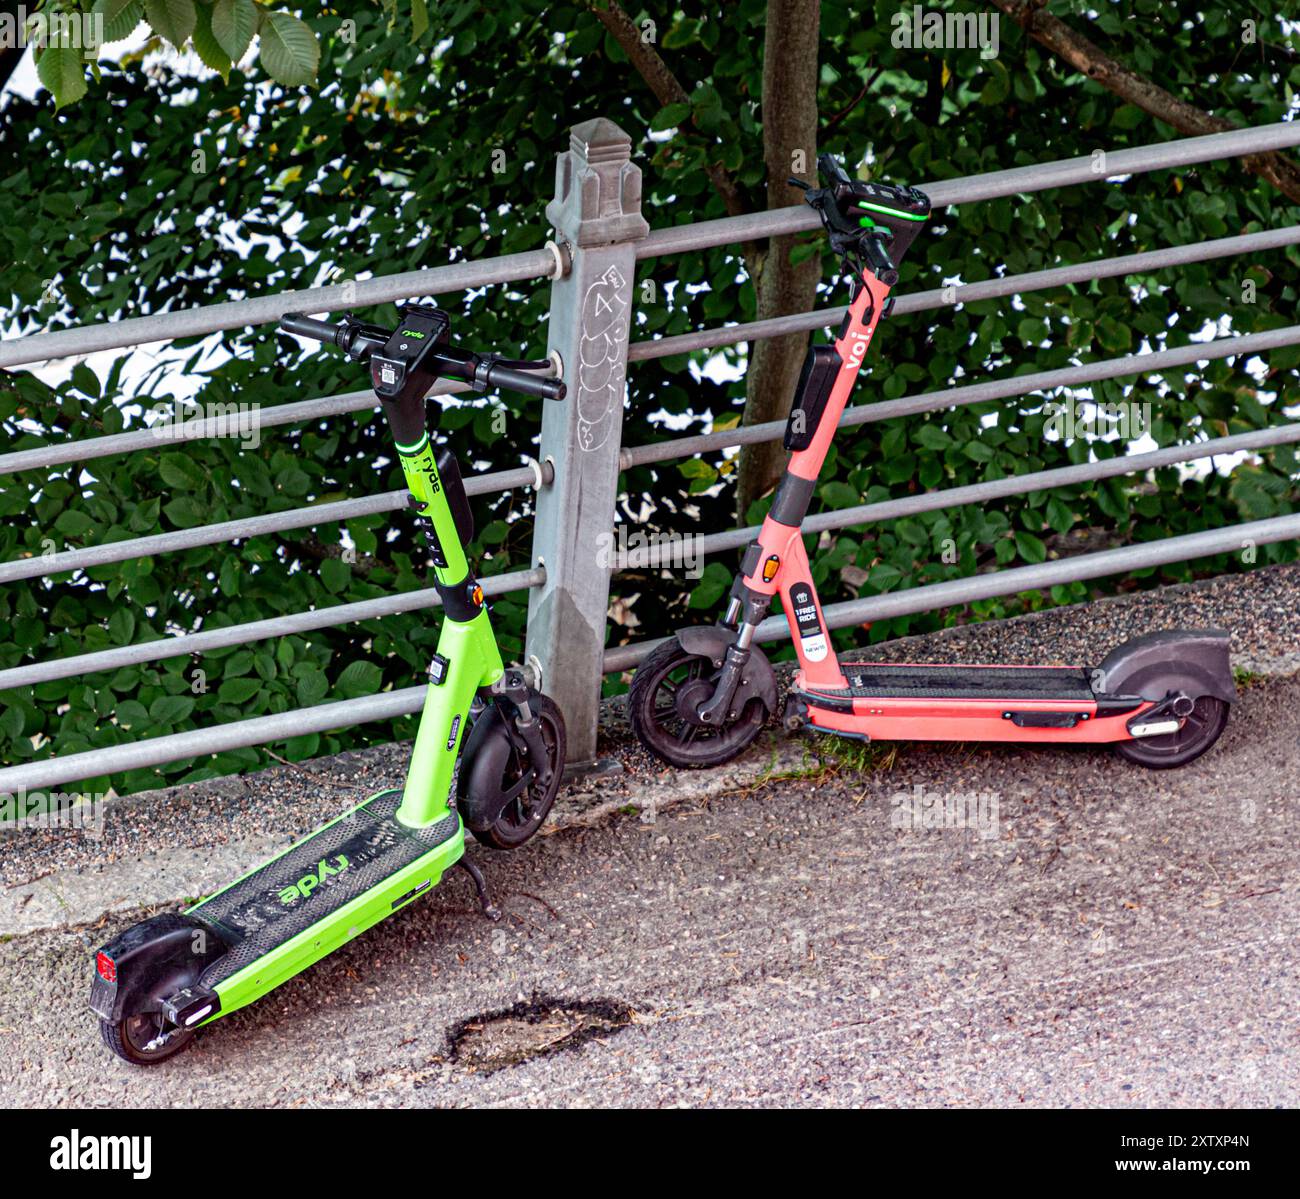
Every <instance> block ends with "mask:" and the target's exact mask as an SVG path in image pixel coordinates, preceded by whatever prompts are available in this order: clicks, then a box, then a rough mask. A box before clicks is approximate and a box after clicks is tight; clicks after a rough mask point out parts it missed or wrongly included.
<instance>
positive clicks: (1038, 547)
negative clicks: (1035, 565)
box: [1016, 529, 1047, 562]
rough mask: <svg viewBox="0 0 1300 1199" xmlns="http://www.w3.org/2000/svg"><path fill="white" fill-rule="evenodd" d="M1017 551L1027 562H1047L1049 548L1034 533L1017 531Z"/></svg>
mask: <svg viewBox="0 0 1300 1199" xmlns="http://www.w3.org/2000/svg"><path fill="white" fill-rule="evenodd" d="M1016 550H1017V551H1018V552H1019V554H1020V556H1021V558H1023V559H1024V560H1025V561H1026V562H1045V561H1046V560H1047V546H1045V545H1044V544H1043V543H1042V542H1041V541H1040V540H1039V539H1038V538H1037V537H1035V536H1034V535H1033V534H1032V533H1025V532H1022V531H1021V530H1019V529H1017V530H1016Z"/></svg>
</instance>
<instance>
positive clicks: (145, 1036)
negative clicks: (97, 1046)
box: [99, 1012, 194, 1066]
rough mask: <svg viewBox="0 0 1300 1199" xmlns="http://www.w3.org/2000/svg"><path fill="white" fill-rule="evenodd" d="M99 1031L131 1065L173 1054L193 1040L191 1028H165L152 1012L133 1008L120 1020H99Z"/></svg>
mask: <svg viewBox="0 0 1300 1199" xmlns="http://www.w3.org/2000/svg"><path fill="white" fill-rule="evenodd" d="M99 1032H100V1035H101V1036H102V1037H103V1038H104V1044H105V1045H107V1046H108V1047H109V1048H110V1049H111V1050H112V1051H113V1052H114V1053H116V1054H117V1056H118V1057H120V1058H122V1059H123V1060H124V1061H128V1062H130V1063H131V1064H132V1065H133V1066H154V1065H157V1064H158V1063H159V1062H165V1061H166V1060H167V1059H168V1058H169V1057H175V1056H176V1055H177V1054H178V1053H180V1052H181V1050H182V1049H186V1048H188V1046H189V1043H190V1042H191V1041H192V1040H194V1030H193V1029H192V1028H168V1026H167V1024H166V1022H165V1021H164V1020H163V1018H162V1016H161V1015H160V1014H158V1013H155V1012H137V1013H135V1014H134V1015H131V1016H123V1017H122V1018H121V1019H120V1020H101V1021H100V1022H99Z"/></svg>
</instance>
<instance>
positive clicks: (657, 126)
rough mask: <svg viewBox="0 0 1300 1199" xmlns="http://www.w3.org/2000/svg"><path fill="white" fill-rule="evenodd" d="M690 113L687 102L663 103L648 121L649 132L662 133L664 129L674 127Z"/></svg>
mask: <svg viewBox="0 0 1300 1199" xmlns="http://www.w3.org/2000/svg"><path fill="white" fill-rule="evenodd" d="M690 115H691V106H690V105H689V104H665V105H664V107H663V108H661V109H660V110H659V111H658V112H657V113H656V114H655V119H654V120H653V121H651V122H650V132H651V133H662V132H663V131H664V130H665V129H676V128H677V126H678V125H680V124H681V123H682V122H683V121H684V120H686V118H687V117H689V116H690Z"/></svg>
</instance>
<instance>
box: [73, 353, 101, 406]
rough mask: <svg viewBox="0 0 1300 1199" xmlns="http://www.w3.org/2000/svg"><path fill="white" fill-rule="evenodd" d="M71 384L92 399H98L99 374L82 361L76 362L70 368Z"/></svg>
mask: <svg viewBox="0 0 1300 1199" xmlns="http://www.w3.org/2000/svg"><path fill="white" fill-rule="evenodd" d="M72 386H73V387H75V388H76V389H77V390H78V391H79V392H81V394H82V395H86V396H89V397H90V398H91V399H92V400H97V399H99V396H100V390H99V376H98V375H97V374H95V372H94V371H92V370H91V369H90V367H88V366H87V365H86V364H85V363H84V362H78V363H77V365H76V366H74V367H73V368H72Z"/></svg>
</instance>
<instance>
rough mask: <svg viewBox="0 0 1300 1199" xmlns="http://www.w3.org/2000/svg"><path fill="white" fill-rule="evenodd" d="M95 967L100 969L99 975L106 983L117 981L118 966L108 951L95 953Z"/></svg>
mask: <svg viewBox="0 0 1300 1199" xmlns="http://www.w3.org/2000/svg"><path fill="white" fill-rule="evenodd" d="M95 969H96V970H98V971H99V977H100V978H102V979H103V980H104V981H105V982H106V983H115V982H117V967H116V966H115V965H114V964H113V959H112V958H111V957H109V956H108V954H106V953H97V954H95Z"/></svg>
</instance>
